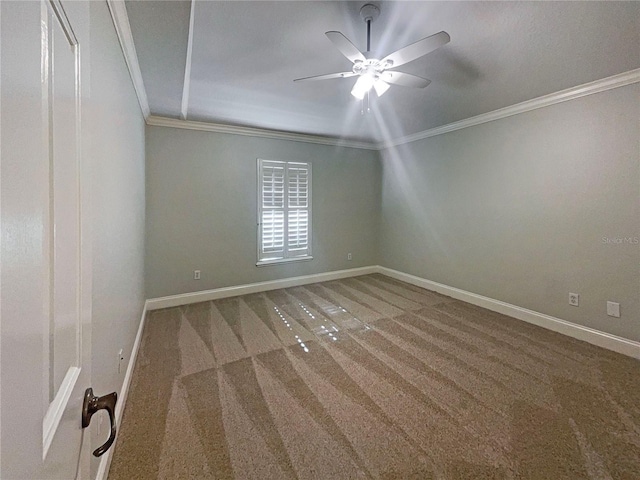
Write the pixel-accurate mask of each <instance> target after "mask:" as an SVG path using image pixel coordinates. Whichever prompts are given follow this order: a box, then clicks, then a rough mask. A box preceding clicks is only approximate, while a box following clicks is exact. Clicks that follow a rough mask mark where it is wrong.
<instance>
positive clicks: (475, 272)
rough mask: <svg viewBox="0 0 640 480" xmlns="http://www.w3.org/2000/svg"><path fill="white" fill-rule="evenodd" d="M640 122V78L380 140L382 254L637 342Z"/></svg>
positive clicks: (413, 270)
mask: <svg viewBox="0 0 640 480" xmlns="http://www.w3.org/2000/svg"><path fill="white" fill-rule="evenodd" d="M638 132H640V85H638V84H635V85H631V86H627V87H622V88H618V89H615V90H611V91H607V92H604V93H599V94H595V95H591V96H588V97H584V98H580V99H577V100H573V101H569V102H565V103H561V104H558V105H554V106H551V107H548V108H542V109H538V110H535V111H531V112H528V113H525V114H521V115H517V116H513V117H509V118H505V119H502V120H498V121H494V122H490V123H486V124H483V125H478V126H475V127H471V128H467V129H464V130H458V131H456V132H452V133H448V134H445V135H440V136H436V137H432V138H428V139H425V140H421V141H418V142H414V143H411V144H409V145H403V146H399V147H396V148H394V149H389V150H385V151H383V152H382V157H383V161H382V178H383V179H382V199H381V201H382V214H381V215H382V216H381V230H380V234H381V239H380V262H381V264H382V265H384V266H386V267H389V268H393V269H397V270H400V271H402V272H407V273H410V274H413V275H417V276H419V277H423V278H426V279H429V280H432V281H436V282H440V283H443V284H446V285H450V286H453V287H457V288H461V289H463V290H467V291H469V292H473V293H476V294H480V295H485V296H488V297H491V298H494V299H497V300H502V301H505V302H508V303H511V304H514V305H518V306H521V307H525V308H528V309H531V310H535V311H537V312H542V313H545V314H548V315H552V316H555V317H558V318H561V319H564V320H568V321H570V322H574V323H577V324H580V325H585V326H588V327H592V328H596V329H598V330H601V331H605V332H610V333H613V334H616V335H620V336H623V337H626V338H630V339H633V340H640V304H639V299H640V295H639V294H640V245H638V243H637V240H636V239H638V237H640V148H639V141H638V140H639V133H638ZM629 237H631V238H632V241H631V242H632V243H621V244H620V243H615V242H618V241H619V240H617V239H623V238H629ZM607 238H608V239H612V241H613V242H614V243H606V240H605V239H607ZM622 241H623V242H624V240H622ZM569 292H574V293H579V294H580V306H579V307H577V308H576V307H572V306H570V305H569V304H568V295H569ZM607 300H611V301H616V302H620V303H621V311H622V317H621V318H620V319H615V318H612V317H608V316H607V314H606V301H607Z"/></svg>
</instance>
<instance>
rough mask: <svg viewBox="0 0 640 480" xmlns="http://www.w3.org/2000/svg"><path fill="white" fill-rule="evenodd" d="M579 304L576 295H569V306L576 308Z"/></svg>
mask: <svg viewBox="0 0 640 480" xmlns="http://www.w3.org/2000/svg"><path fill="white" fill-rule="evenodd" d="M579 304H580V295H578V294H577V293H570V294H569V305H573V306H574V307H577V306H578V305H579Z"/></svg>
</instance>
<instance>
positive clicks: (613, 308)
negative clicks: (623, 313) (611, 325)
mask: <svg viewBox="0 0 640 480" xmlns="http://www.w3.org/2000/svg"><path fill="white" fill-rule="evenodd" d="M607 315H609V316H610V317H616V318H620V304H619V303H616V302H607Z"/></svg>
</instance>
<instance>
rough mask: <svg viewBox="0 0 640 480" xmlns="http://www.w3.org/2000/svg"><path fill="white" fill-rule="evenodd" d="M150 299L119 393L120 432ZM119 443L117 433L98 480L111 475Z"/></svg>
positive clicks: (101, 464) (118, 420)
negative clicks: (114, 453)
mask: <svg viewBox="0 0 640 480" xmlns="http://www.w3.org/2000/svg"><path fill="white" fill-rule="evenodd" d="M148 303H149V301H148V300H147V301H146V302H144V308H143V309H142V317H141V318H140V324H139V326H138V333H136V339H135V340H134V342H133V347H132V348H131V355H130V356H129V364H128V365H127V371H126V373H125V375H124V380H123V381H122V388H121V389H120V395H118V403H117V404H116V412H115V414H116V425H117V427H118V432H120V426H121V425H122V414H123V412H124V405H125V403H126V401H127V395H128V394H129V386H130V385H131V378H132V376H133V369H134V368H135V365H136V358H137V357H138V350H139V349H140V342H141V341H142V331H143V330H144V321H145V317H146V316H147V311H148V309H149V308H148V306H147V304H148ZM117 443H118V436H117V434H116V439H115V441H114V442H113V445H111V448H110V449H109V450H107V453H105V454H104V455H103V456H102V458H101V459H100V464H99V465H98V472H97V473H96V480H107V476H108V475H109V467H110V466H111V459H112V457H113V452H114V451H115V449H116V444H117Z"/></svg>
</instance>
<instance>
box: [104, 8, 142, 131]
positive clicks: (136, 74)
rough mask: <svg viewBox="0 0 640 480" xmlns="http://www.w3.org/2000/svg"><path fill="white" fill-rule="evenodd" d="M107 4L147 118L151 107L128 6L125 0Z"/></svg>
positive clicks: (139, 100) (134, 86) (139, 101)
mask: <svg viewBox="0 0 640 480" xmlns="http://www.w3.org/2000/svg"><path fill="white" fill-rule="evenodd" d="M107 6H108V7H109V12H110V13H111V19H112V20H113V25H114V26H115V27H116V34H117V35H118V40H119V41H120V47H121V48H122V53H123V54H124V59H125V61H126V63H127V68H128V69H129V75H130V76H131V81H132V82H133V88H134V89H135V91H136V96H137V97H138V103H139V104H140V109H141V110H142V115H143V116H144V118H145V120H146V119H147V118H148V117H149V115H150V114H151V111H150V109H149V100H148V99H147V92H146V90H145V88H144V82H143V80H142V72H141V71H140V64H139V63H138V54H137V53H136V46H135V44H134V43H133V34H132V33H131V25H130V24H129V15H127V7H126V6H125V4H124V0H107Z"/></svg>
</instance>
